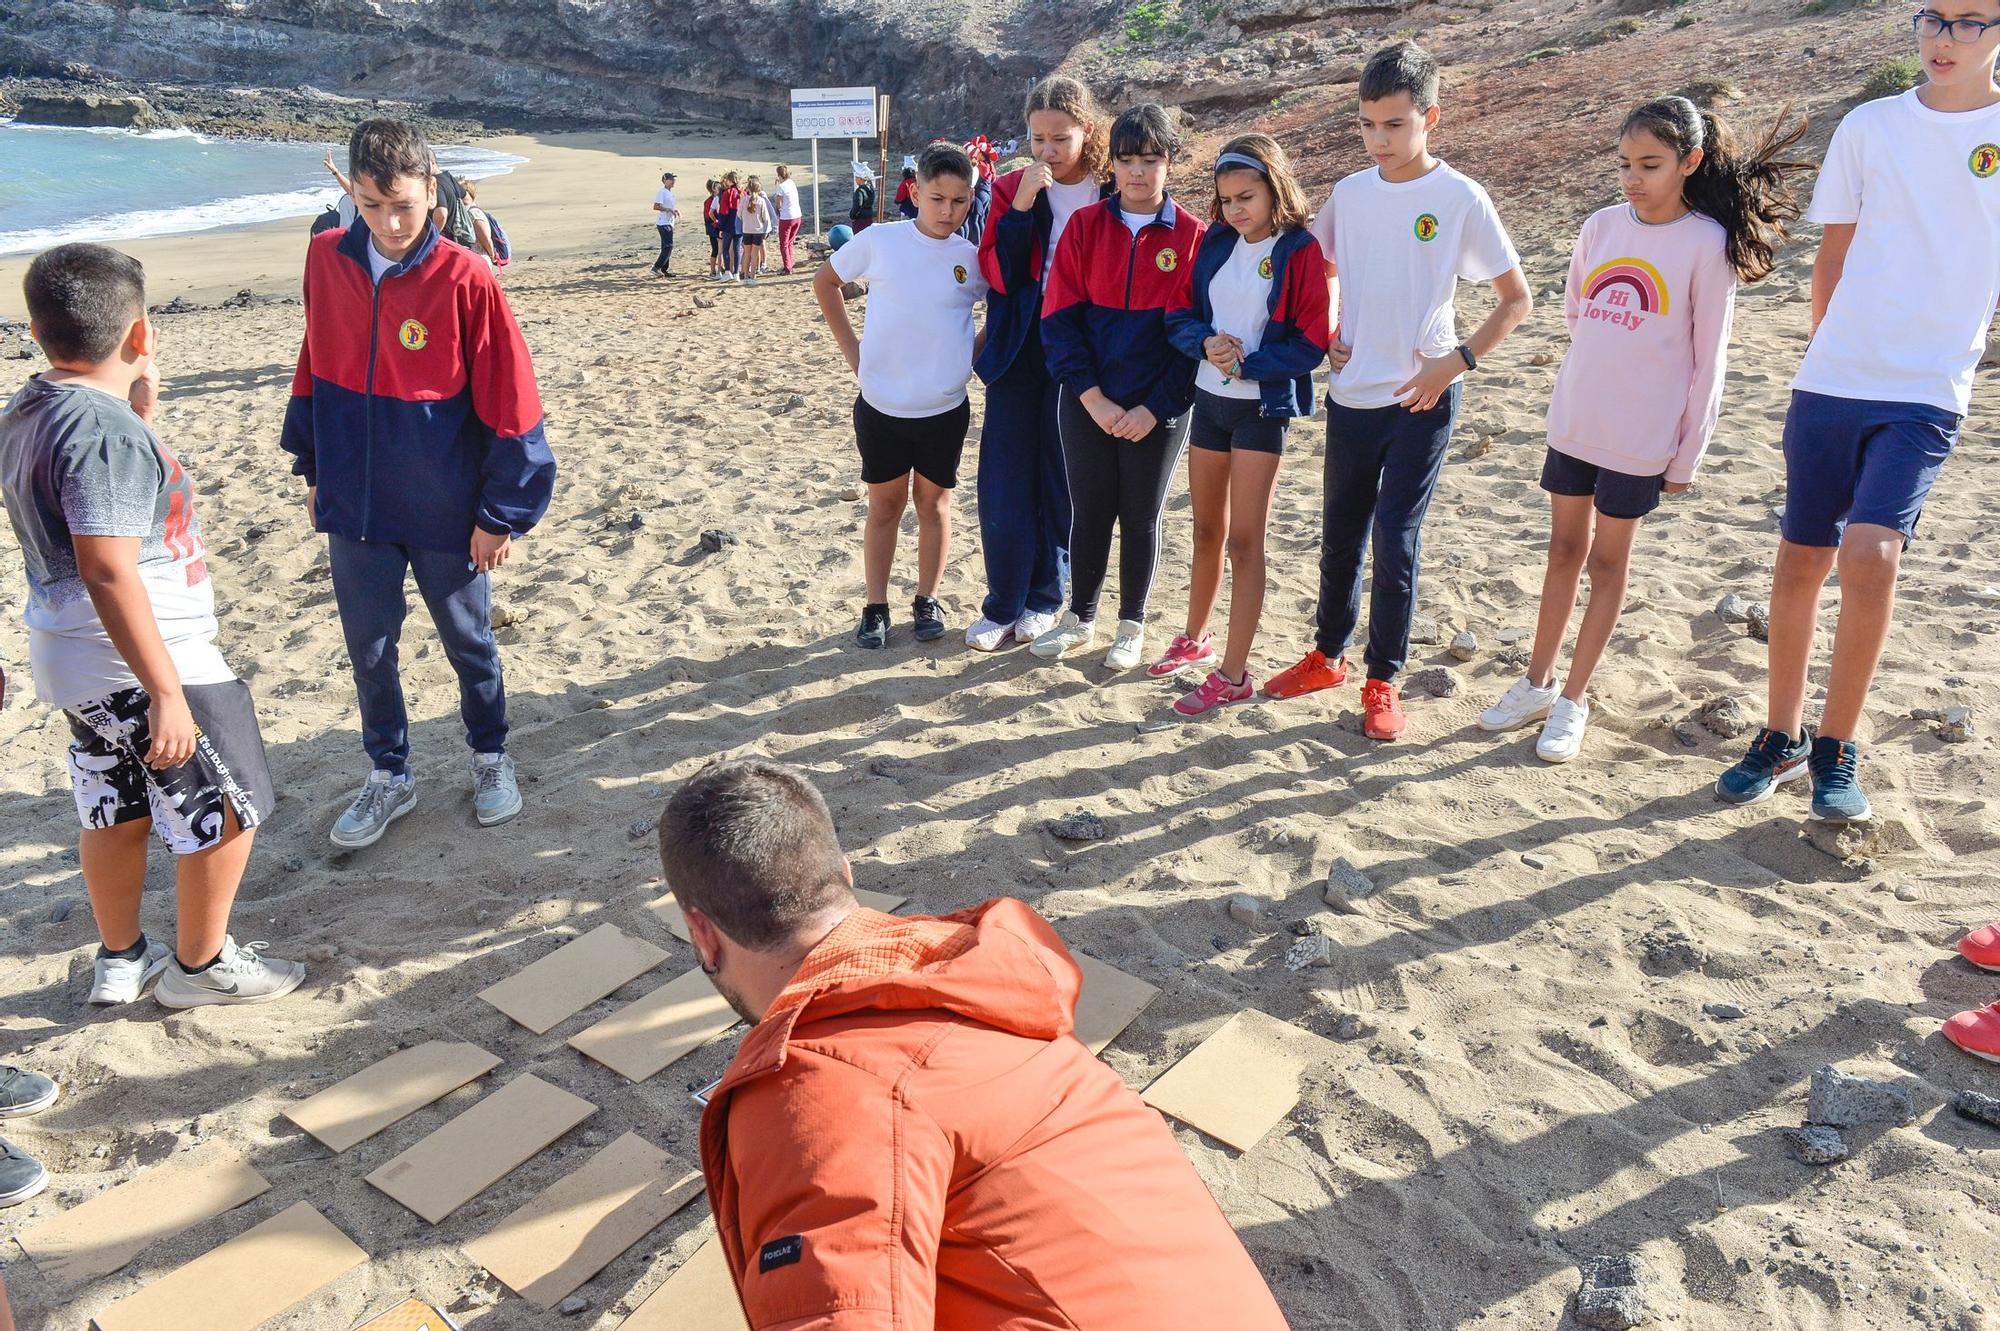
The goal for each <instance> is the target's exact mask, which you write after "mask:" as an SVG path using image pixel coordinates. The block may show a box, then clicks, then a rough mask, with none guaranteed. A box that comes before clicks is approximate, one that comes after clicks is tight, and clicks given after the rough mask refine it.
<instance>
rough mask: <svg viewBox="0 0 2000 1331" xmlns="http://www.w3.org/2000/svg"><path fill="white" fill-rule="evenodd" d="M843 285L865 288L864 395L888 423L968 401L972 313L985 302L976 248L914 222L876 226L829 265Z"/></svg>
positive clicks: (939, 412) (860, 234)
mask: <svg viewBox="0 0 2000 1331" xmlns="http://www.w3.org/2000/svg"><path fill="white" fill-rule="evenodd" d="M827 263H828V264H830V265H831V266H832V268H833V271H834V273H835V274H836V275H837V276H838V277H839V278H840V280H841V281H843V282H866V283H867V284H868V307H867V316H866V322H865V323H864V324H863V325H862V331H861V396H862V398H863V399H864V400H866V401H867V403H868V405H869V406H871V407H873V408H875V410H877V411H879V412H881V413H882V414H883V415H885V416H900V417H904V418H906V419H916V418H920V417H924V416H938V415H942V414H943V413H945V412H947V411H951V410H953V409H954V408H956V407H957V406H958V404H959V403H961V402H963V401H965V384H966V381H967V380H968V379H970V378H971V377H972V341H973V329H972V307H973V306H974V305H976V304H978V303H979V302H980V301H981V300H983V299H985V297H986V279H985V278H983V277H981V276H980V275H979V249H978V247H977V246H975V245H974V244H973V243H972V242H971V241H969V240H967V239H965V237H963V236H961V235H958V234H957V233H955V232H954V233H953V234H952V235H949V236H946V237H945V238H944V239H943V240H933V239H931V238H930V237H929V236H927V235H925V234H924V233H923V232H922V231H921V230H919V229H918V227H917V224H916V223H915V222H877V223H876V224H875V225H874V226H871V227H868V228H866V229H865V230H861V231H857V232H855V233H854V239H852V240H850V241H848V242H847V243H846V244H845V245H842V246H841V247H840V248H839V249H837V250H835V251H834V252H833V255H832V257H831V258H829V259H828V260H827Z"/></svg>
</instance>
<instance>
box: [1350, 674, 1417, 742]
mask: <svg viewBox="0 0 2000 1331" xmlns="http://www.w3.org/2000/svg"><path fill="white" fill-rule="evenodd" d="M1408 724H1409V718H1408V717H1406V716H1404V715H1403V700H1402V698H1401V697H1400V696H1399V695H1398V694H1397V692H1396V686H1395V685H1394V684H1391V683H1390V682H1389V681H1388V680H1386V679H1371V680H1369V681H1368V682H1367V683H1365V684H1363V685H1362V686H1361V733H1362V734H1364V735H1366V736H1368V738H1370V739H1394V738H1396V736H1398V735H1400V734H1402V733H1403V727H1404V726H1406V725H1408Z"/></svg>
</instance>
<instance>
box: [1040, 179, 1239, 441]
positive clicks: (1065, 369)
mask: <svg viewBox="0 0 2000 1331" xmlns="http://www.w3.org/2000/svg"><path fill="white" fill-rule="evenodd" d="M1118 204H1119V201H1118V198H1117V196H1115V195H1114V196H1112V197H1111V198H1108V199H1105V200H1103V201H1102V202H1100V203H1093V204H1092V205H1090V207H1088V208H1079V209H1078V210H1077V211H1076V214H1075V215H1074V216H1072V217H1071V218H1070V219H1069V225H1068V226H1067V227H1065V228H1064V229H1063V234H1062V240H1061V242H1060V243H1058V244H1057V245H1056V261H1055V266H1054V267H1053V268H1052V269H1050V270H1049V281H1048V287H1047V289H1046V290H1044V291H1043V292H1042V346H1043V348H1044V349H1045V350H1046V351H1047V353H1048V358H1049V374H1050V376H1051V377H1053V378H1055V379H1056V380H1058V381H1059V382H1060V383H1061V384H1062V386H1063V388H1064V389H1065V390H1066V391H1068V392H1069V393H1071V394H1081V393H1083V392H1085V391H1087V390H1089V389H1091V388H1096V389H1098V390H1099V391H1101V392H1102V393H1103V394H1104V396H1106V397H1107V398H1110V399H1111V400H1112V401H1113V402H1116V403H1117V404H1118V405H1119V406H1121V407H1124V408H1125V409H1126V410H1128V411H1129V410H1131V409H1132V408H1134V407H1138V406H1144V407H1146V408H1148V409H1150V410H1151V411H1152V413H1153V415H1154V417H1155V418H1156V419H1158V420H1161V421H1167V420H1171V419H1173V418H1174V417H1176V416H1179V415H1181V414H1182V413H1184V412H1185V411H1187V409H1188V408H1189V407H1190V406H1191V405H1193V403H1194V369H1195V367H1194V362H1193V361H1190V360H1189V359H1188V358H1187V357H1186V356H1183V355H1181V354H1180V352H1179V351H1177V350H1175V348H1174V346H1173V344H1172V343H1171V342H1169V341H1168V340H1167V312H1168V311H1169V310H1175V309H1182V310H1184V309H1186V308H1187V307H1188V291H1189V287H1188V274H1189V272H1190V271H1191V270H1192V269H1193V267H1194V256H1195V250H1196V249H1197V248H1199V247H1200V245H1201V233H1202V231H1203V230H1204V229H1205V228H1204V226H1203V224H1202V222H1201V221H1200V220H1199V219H1198V218H1196V217H1195V216H1194V215H1193V214H1192V213H1189V212H1188V211H1187V210H1186V209H1184V208H1181V207H1179V206H1178V205H1177V204H1175V203H1174V201H1173V200H1172V199H1171V198H1169V199H1168V200H1167V201H1166V202H1165V203H1163V204H1161V205H1160V211H1159V213H1158V215H1156V216H1155V217H1154V218H1153V219H1152V220H1151V221H1149V222H1147V223H1146V224H1145V225H1144V226H1142V227H1140V228H1139V232H1138V234H1137V235H1134V234H1133V233H1132V232H1131V230H1130V229H1129V228H1128V227H1127V226H1126V225H1125V219H1124V217H1123V216H1122V215H1121V214H1120V213H1119V211H1118Z"/></svg>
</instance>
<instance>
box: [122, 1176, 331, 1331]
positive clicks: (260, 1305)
mask: <svg viewBox="0 0 2000 1331" xmlns="http://www.w3.org/2000/svg"><path fill="white" fill-rule="evenodd" d="M367 1260H368V1254H367V1253H365V1252H363V1251H362V1250H361V1249H360V1248H357V1247H356V1246H354V1241H353V1240H352V1239H350V1238H348V1237H347V1235H345V1234H343V1233H341V1232H340V1230H339V1229H337V1228H335V1227H334V1224H333V1222H332V1221H330V1220H328V1219H327V1218H326V1217H325V1216H323V1215H321V1214H320V1213H319V1212H318V1211H315V1210H314V1209H313V1208H312V1207H311V1206H310V1205H309V1204H307V1203H305V1202H299V1203H297V1204H296V1205H294V1206H291V1207H288V1208H287V1209H285V1210H283V1211H280V1212H278V1214H276V1215H274V1216H272V1217H271V1218H270V1219H269V1220H266V1221H265V1222H264V1223H263V1224H261V1225H253V1226H251V1227H250V1228H249V1229H246V1230H244V1231H243V1232H242V1233H241V1234H238V1235H237V1236H236V1237H235V1238H233V1239H231V1240H229V1242H227V1243H225V1244H223V1245H222V1246H221V1247H218V1248H211V1249H210V1250H209V1251H207V1252H205V1253H203V1254H202V1255H201V1256H199V1257H197V1258H195V1259H194V1260H193V1261H191V1262H189V1263H188V1264H187V1265H186V1266H183V1267H180V1268H179V1269H178V1270H175V1271H171V1272H169V1273H167V1274H166V1275H164V1276H162V1277H160V1278H159V1279H158V1280H155V1281H154V1282H153V1283H152V1284H150V1285H148V1286H146V1287H145V1288H144V1289H142V1290H140V1291H139V1292H138V1293H137V1294H133V1295H129V1296H127V1297H126V1298H123V1299H120V1300H119V1301H118V1302H116V1303H114V1304H112V1305H111V1306H110V1307H109V1308H106V1309H105V1310H104V1311H103V1312H101V1313H99V1314H97V1316H96V1318H95V1319H93V1320H94V1321H95V1322H96V1323H97V1331H189V1329H190V1328H193V1327H199V1328H200V1329H201V1331H253V1328H255V1327H258V1326H262V1325H263V1324H264V1323H265V1322H267V1321H269V1320H270V1319H271V1318H273V1317H276V1316H277V1315H278V1314H279V1313H281V1312H283V1311H284V1310H285V1309H287V1308H289V1307H291V1306H292V1305H293V1304H295V1303H297V1302H298V1301H299V1300H300V1299H303V1298H305V1297H306V1296H307V1295H308V1294H311V1293H312V1292H313V1291H314V1290H316V1289H318V1288H320V1287H321V1286H322V1285H327V1284H331V1283H332V1282H333V1281H335V1280H338V1279H339V1278H340V1277H341V1276H343V1275H345V1274H347V1273H348V1272H349V1271H352V1270H353V1269H354V1268H355V1267H357V1266H360V1265H362V1264H363V1263H365V1262H366V1261H367Z"/></svg>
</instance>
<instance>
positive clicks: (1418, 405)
mask: <svg viewBox="0 0 2000 1331" xmlns="http://www.w3.org/2000/svg"><path fill="white" fill-rule="evenodd" d="M1417 364H1418V369H1417V374H1416V377H1415V378H1413V379H1411V380H1410V382H1408V383H1406V384H1404V385H1403V386H1402V387H1401V388H1399V389H1397V390H1396V396H1397V397H1398V398H1399V399H1401V400H1402V403H1403V405H1404V406H1406V407H1408V408H1409V409H1410V410H1411V411H1429V410H1430V409H1431V408H1432V407H1435V406H1436V405H1437V404H1438V399H1439V398H1441V397H1443V396H1444V395H1445V393H1446V392H1448V391H1449V390H1450V388H1451V385H1452V381H1453V380H1455V379H1457V378H1458V376H1459V375H1461V374H1463V373H1465V361H1464V359H1463V358H1462V357H1460V356H1459V354H1458V353H1457V352H1456V351H1447V352H1446V353H1445V354H1444V355H1442V356H1419V357H1417Z"/></svg>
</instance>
